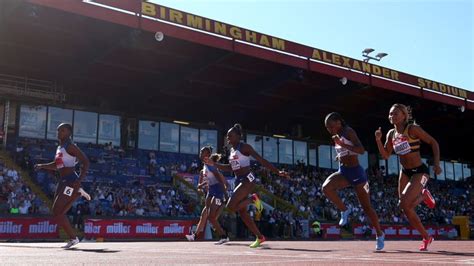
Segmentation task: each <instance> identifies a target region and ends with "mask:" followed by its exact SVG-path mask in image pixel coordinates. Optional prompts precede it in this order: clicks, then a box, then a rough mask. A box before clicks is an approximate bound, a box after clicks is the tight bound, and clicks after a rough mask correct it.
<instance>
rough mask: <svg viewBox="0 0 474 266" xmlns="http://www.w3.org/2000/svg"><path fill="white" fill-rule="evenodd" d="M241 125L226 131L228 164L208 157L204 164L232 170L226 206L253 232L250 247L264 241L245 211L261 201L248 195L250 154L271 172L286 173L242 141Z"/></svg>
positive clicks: (252, 178)
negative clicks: (232, 181) (230, 190)
mask: <svg viewBox="0 0 474 266" xmlns="http://www.w3.org/2000/svg"><path fill="white" fill-rule="evenodd" d="M241 138H242V127H241V126H240V125H239V124H235V125H234V126H233V127H231V128H230V129H229V130H228V131H227V141H228V143H229V144H230V145H231V146H232V148H231V150H230V155H229V163H230V164H219V163H215V162H213V161H212V160H210V159H207V160H205V161H206V164H208V165H210V166H216V167H217V168H218V169H219V170H221V171H226V172H234V174H235V176H236V179H235V189H234V193H233V194H232V197H231V198H230V199H229V201H228V202H227V208H228V209H229V210H230V211H231V212H239V214H240V217H241V218H242V220H243V222H244V223H245V225H246V226H247V228H248V229H249V230H250V231H251V232H252V233H253V234H255V236H256V237H257V239H256V240H255V242H254V243H252V244H251V245H250V247H251V248H256V247H259V246H260V244H262V243H263V242H264V241H265V237H264V236H263V235H262V233H260V231H259V230H258V228H257V226H256V225H255V222H254V221H253V220H252V218H250V216H249V214H248V213H247V207H248V205H249V204H250V203H251V202H252V200H253V201H254V203H255V205H256V207H257V210H260V211H261V209H262V203H261V202H260V200H259V199H258V196H257V195H256V194H253V195H252V198H249V197H248V195H249V194H250V193H251V192H252V191H253V189H254V187H255V182H254V181H255V175H254V174H253V173H252V172H251V171H250V156H252V157H253V158H255V159H256V160H257V161H258V162H259V163H261V164H262V165H263V166H264V167H266V168H267V169H269V170H271V171H272V172H273V173H275V174H278V175H279V176H281V177H288V173H286V172H284V171H279V170H278V169H277V168H276V167H275V166H273V165H272V164H271V163H269V162H268V161H267V160H265V159H263V158H262V157H261V156H260V155H259V154H258V153H257V152H255V150H254V149H253V148H252V146H250V145H249V144H246V143H242V142H241Z"/></svg>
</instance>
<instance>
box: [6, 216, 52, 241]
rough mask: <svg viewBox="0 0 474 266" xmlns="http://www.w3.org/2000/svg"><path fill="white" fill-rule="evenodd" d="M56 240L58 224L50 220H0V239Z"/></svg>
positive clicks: (29, 218)
mask: <svg viewBox="0 0 474 266" xmlns="http://www.w3.org/2000/svg"><path fill="white" fill-rule="evenodd" d="M32 238H34V239H57V238H59V227H58V224H57V223H56V222H55V221H54V220H53V219H51V218H32V217H21V218H0V239H32Z"/></svg>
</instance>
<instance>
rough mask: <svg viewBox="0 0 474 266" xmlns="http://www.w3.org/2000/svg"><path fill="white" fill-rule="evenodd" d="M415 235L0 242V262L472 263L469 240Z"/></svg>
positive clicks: (472, 246) (473, 248)
mask: <svg viewBox="0 0 474 266" xmlns="http://www.w3.org/2000/svg"><path fill="white" fill-rule="evenodd" d="M420 242H421V241H386V242H385V249H384V251H382V252H375V251H374V247H375V241H268V242H265V243H264V244H263V246H262V247H260V248H257V249H251V248H249V247H248V245H249V244H250V242H242V241H237V242H229V243H227V244H225V245H222V246H216V245H214V242H99V243H96V242H81V243H79V244H78V245H77V246H75V247H73V248H72V249H70V250H64V249H61V248H60V247H61V246H62V245H64V243H0V264H1V265H59V264H61V265H189V264H199V265H251V264H257V265H322V264H324V265H344V264H351V265H366V264H373V265H427V264H433V265H447V264H474V241H434V242H433V244H432V245H431V246H430V249H429V251H426V252H420V251H418V246H419V244H420Z"/></svg>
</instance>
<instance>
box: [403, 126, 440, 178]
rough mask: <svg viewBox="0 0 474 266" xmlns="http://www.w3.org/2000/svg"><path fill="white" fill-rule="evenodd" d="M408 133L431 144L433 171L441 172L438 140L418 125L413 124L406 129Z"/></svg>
mask: <svg viewBox="0 0 474 266" xmlns="http://www.w3.org/2000/svg"><path fill="white" fill-rule="evenodd" d="M408 134H409V135H411V136H413V137H416V138H419V139H420V140H421V141H423V142H424V143H426V144H429V145H430V146H431V149H432V150H433V164H434V172H435V174H436V175H439V174H441V172H442V170H441V167H440V166H439V157H440V156H439V145H438V142H437V141H436V140H435V139H434V138H433V137H432V136H431V135H430V134H428V133H427V132H426V131H424V130H423V129H422V128H421V127H420V126H417V125H413V126H411V127H410V128H409V129H408Z"/></svg>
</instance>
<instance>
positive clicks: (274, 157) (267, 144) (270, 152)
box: [263, 136, 278, 163]
mask: <svg viewBox="0 0 474 266" xmlns="http://www.w3.org/2000/svg"><path fill="white" fill-rule="evenodd" d="M263 158H265V159H267V160H268V161H269V162H272V163H278V145H277V139H276V138H272V137H266V136H264V137H263Z"/></svg>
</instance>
